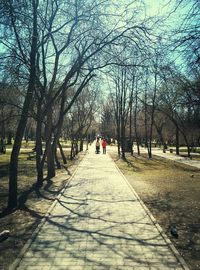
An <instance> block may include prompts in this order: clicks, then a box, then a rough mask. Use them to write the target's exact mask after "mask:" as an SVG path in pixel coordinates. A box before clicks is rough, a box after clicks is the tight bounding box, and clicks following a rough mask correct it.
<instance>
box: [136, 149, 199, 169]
mask: <svg viewBox="0 0 200 270" xmlns="http://www.w3.org/2000/svg"><path fill="white" fill-rule="evenodd" d="M140 151H141V153H147V149H146V148H144V147H140ZM134 152H136V153H137V148H136V146H134ZM152 154H153V155H156V156H159V157H163V158H166V159H170V160H173V161H176V162H179V163H182V164H186V165H189V166H192V167H195V168H198V169H200V160H193V159H190V158H188V157H181V156H178V155H176V154H175V153H169V152H166V153H163V150H162V149H159V148H152Z"/></svg>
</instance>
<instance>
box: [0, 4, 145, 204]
mask: <svg viewBox="0 0 200 270" xmlns="http://www.w3.org/2000/svg"><path fill="white" fill-rule="evenodd" d="M134 4H135V3H134V1H133V2H130V3H126V6H125V7H123V6H122V4H119V5H117V4H116V3H115V1H114V2H113V3H112V1H107V0H106V1H105V0H93V1H91V0H84V1H82V0H81V1H80V0H73V1H61V0H47V1H39V0H23V1H17V2H16V1H12V0H9V1H1V2H0V9H1V13H0V14H1V15H0V35H1V36H0V40H1V48H0V49H1V62H2V66H1V71H0V72H1V75H2V77H3V78H4V79H3V80H2V84H1V85H2V87H1V89H3V91H1V92H2V95H1V96H2V97H3V96H4V94H3V92H4V91H5V88H7V90H8V91H7V92H9V96H11V103H12V104H10V102H9V99H8V96H7V94H6V96H5V100H4V99H3V98H2V101H1V102H2V103H3V104H6V106H7V105H9V109H8V110H7V109H6V111H7V113H8V111H9V110H12V109H13V108H15V112H14V114H13V112H12V115H13V116H15V117H14V118H15V121H16V123H12V125H15V126H16V132H15V134H14V144H13V149H12V153H11V158H10V166H9V199H8V208H10V209H11V208H15V207H16V206H17V174H18V156H19V152H20V148H21V143H22V139H23V137H24V135H25V134H26V132H27V130H28V125H29V123H30V122H31V123H33V125H34V126H35V140H36V147H35V150H36V168H37V184H38V185H39V186H40V185H42V182H43V174H44V162H45V161H46V162H47V178H52V177H53V176H55V161H57V162H56V163H57V166H59V164H58V160H57V158H56V151H57V146H58V147H59V146H60V143H59V139H60V138H61V136H62V134H63V133H65V132H67V133H68V136H71V137H73V138H75V139H76V141H77V139H80V140H81V141H82V139H83V137H84V136H86V134H87V131H88V128H89V126H90V125H91V123H92V120H93V119H94V115H95V111H96V109H97V106H95V104H96V103H95V102H94V100H95V99H96V97H97V90H98V89H97V88H96V86H95V84H97V79H98V78H100V76H99V74H100V70H102V69H103V68H104V67H106V66H108V65H111V64H113V65H114V64H115V60H114V61H113V58H112V56H110V55H109V53H110V50H111V48H112V46H113V44H116V43H118V42H119V43H120V42H121V40H123V39H134V40H140V38H141V37H143V39H146V35H148V33H147V25H146V23H147V22H146V21H145V19H144V20H141V19H140V20H138V18H139V15H138V12H137V11H138V7H139V5H140V3H139V2H138V5H136V6H135V5H134ZM140 6H141V8H142V3H141V5H140ZM127 8H129V9H130V10H131V12H130V13H129V17H128V18H127ZM130 14H131V15H130ZM125 15H126V18H125ZM111 62H113V63H111ZM14 89H15V90H16V94H15V90H14ZM83 91H84V92H85V94H81V93H82V92H83ZM84 92H83V93H84ZM16 97H17V98H16ZM13 100H14V101H13ZM11 105H12V106H11ZM9 119H11V118H10V117H9ZM2 123H4V127H5V123H6V126H7V130H8V129H9V128H8V127H9V125H8V121H7V120H6V118H5V117H3V118H2ZM2 126H3V125H2ZM2 130H3V128H2ZM4 130H5V128H4ZM2 132H3V131H2ZM4 135H5V132H4V134H2V136H4ZM43 140H44V141H45V148H44V149H43V148H42V142H43ZM75 148H76V147H75ZM43 150H44V151H43ZM63 161H64V160H63Z"/></svg>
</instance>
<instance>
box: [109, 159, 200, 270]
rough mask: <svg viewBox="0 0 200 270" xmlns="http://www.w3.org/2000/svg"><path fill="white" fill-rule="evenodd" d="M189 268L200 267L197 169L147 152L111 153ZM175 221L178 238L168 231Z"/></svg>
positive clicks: (199, 202)
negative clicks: (125, 154)
mask: <svg viewBox="0 0 200 270" xmlns="http://www.w3.org/2000/svg"><path fill="white" fill-rule="evenodd" d="M112 157H113V159H114V160H115V162H116V164H117V165H118V167H119V168H120V169H121V171H122V172H123V173H124V175H125V176H126V178H127V179H128V181H129V182H130V184H131V185H132V186H133V188H134V189H135V190H136V192H137V193H138V195H139V196H140V197H141V199H142V200H143V202H144V203H145V204H146V206H147V207H148V208H149V209H150V211H151V212H152V214H153V215H154V216H155V218H156V219H157V221H158V223H159V224H160V225H161V227H162V228H163V229H164V231H165V232H166V234H167V235H168V237H169V238H171V240H172V241H173V243H174V245H175V246H176V247H177V249H178V250H179V252H180V253H181V254H182V256H183V257H184V258H185V260H186V262H187V263H188V265H189V266H190V268H191V269H195V270H198V269H200V257H199V254H200V200H199V198H200V170H198V169H195V168H193V167H189V166H186V165H183V164H179V163H176V162H173V161H169V160H166V159H162V158H159V157H154V158H153V159H148V158H147V156H146V155H142V156H137V155H135V156H133V157H131V156H128V157H127V159H126V160H125V161H124V160H122V159H119V158H118V157H117V155H112ZM173 224H175V225H176V226H177V229H178V233H179V237H178V239H175V238H173V237H172V236H171V234H170V227H171V226H172V225H173Z"/></svg>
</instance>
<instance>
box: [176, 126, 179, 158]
mask: <svg viewBox="0 0 200 270" xmlns="http://www.w3.org/2000/svg"><path fill="white" fill-rule="evenodd" d="M176 155H179V129H178V127H177V126H176Z"/></svg>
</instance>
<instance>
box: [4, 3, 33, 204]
mask: <svg viewBox="0 0 200 270" xmlns="http://www.w3.org/2000/svg"><path fill="white" fill-rule="evenodd" d="M36 54H37V4H36V1H34V0H33V35H32V41H31V53H30V77H29V84H28V90H27V93H26V96H25V100H24V104H23V108H22V114H21V118H20V121H19V124H18V127H17V132H16V135H15V141H14V145H13V149H12V153H11V157H10V165H9V195H8V208H9V209H12V208H15V207H16V206H17V174H18V157H19V151H20V148H21V143H22V138H23V135H24V130H25V128H26V123H27V119H28V112H29V108H30V105H31V102H32V97H33V93H34V90H35V78H36Z"/></svg>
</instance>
